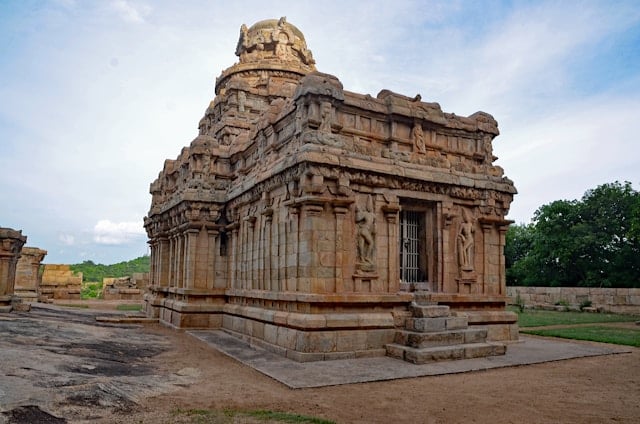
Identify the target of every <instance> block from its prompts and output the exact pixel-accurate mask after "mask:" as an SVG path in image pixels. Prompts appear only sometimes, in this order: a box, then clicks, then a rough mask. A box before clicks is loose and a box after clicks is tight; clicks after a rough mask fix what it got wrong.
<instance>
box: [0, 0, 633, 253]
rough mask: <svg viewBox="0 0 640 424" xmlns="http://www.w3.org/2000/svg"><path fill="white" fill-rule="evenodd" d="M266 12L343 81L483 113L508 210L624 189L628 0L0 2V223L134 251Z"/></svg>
mask: <svg viewBox="0 0 640 424" xmlns="http://www.w3.org/2000/svg"><path fill="white" fill-rule="evenodd" d="M229 3H231V4H229ZM265 3H268V4H265ZM280 16H287V20H288V21H289V22H291V23H293V24H294V25H296V26H297V27H298V28H300V29H301V30H302V32H303V33H304V34H305V37H306V39H307V44H308V46H309V48H310V49H311V50H312V51H313V54H314V58H315V59H316V62H317V67H318V70H320V71H322V72H327V73H330V74H334V75H336V76H337V77H338V78H339V79H340V80H341V81H342V83H343V84H344V87H345V89H347V90H350V91H355V92H360V93H369V94H371V95H374V96H375V95H376V94H377V93H378V92H379V91H380V90H382V89H383V88H387V89H390V90H393V91H396V92H399V93H403V94H406V95H411V96H413V95H415V94H416V93H420V94H421V95H422V98H423V100H424V101H429V102H438V103H440V105H441V106H442V108H443V109H444V110H445V111H446V112H453V113H456V114H458V115H470V114H472V113H474V112H476V111H478V110H482V111H485V112H488V113H491V114H492V115H493V116H494V117H495V118H496V119H497V121H498V122H499V126H500V131H501V135H500V136H499V137H498V138H496V139H495V140H494V152H495V154H496V155H497V156H499V157H500V159H499V160H498V162H497V164H498V165H500V166H502V167H503V168H504V169H505V173H506V175H507V176H509V177H510V178H511V179H513V180H514V182H515V184H516V187H517V188H518V191H519V194H518V195H517V196H516V198H515V200H514V202H513V204H512V208H511V212H510V214H509V217H510V218H511V219H514V220H516V221H517V222H529V220H530V219H531V217H532V215H533V212H534V211H535V210H536V209H537V208H538V207H539V206H541V205H542V204H545V203H548V202H551V201H553V200H556V199H575V198H580V197H581V196H582V194H583V193H584V191H585V190H587V189H589V188H593V187H596V186H597V185H599V184H602V183H606V182H613V181H616V180H619V181H631V182H632V183H633V184H634V187H635V188H636V189H639V184H640V147H639V144H638V141H639V140H638V137H639V136H638V134H640V2H638V1H637V0H636V1H626V2H625V1H616V2H611V1H562V2H559V1H533V2H528V1H403V0H397V1H393V2H388V1H366V2H365V1H362V2H358V1H353V2H351V1H350V2H344V1H324V2H317V1H273V2H262V1H244V2H243V1H238V2H227V1H204V0H203V1H180V2H175V1H161V0H160V1H150V0H148V1H144V0H112V1H109V0H102V1H90V0H83V1H80V0H57V1H54V0H51V1H19V0H15V1H12V0H5V1H2V2H0V99H1V100H2V101H1V102H0V198H1V201H0V226H4V227H11V228H15V229H22V230H23V233H24V234H25V235H27V237H28V242H27V244H28V245H30V246H37V247H40V248H43V249H46V250H47V251H48V252H49V254H48V256H47V257H46V258H45V261H44V262H46V263H76V262H81V261H83V260H87V259H91V260H94V261H96V262H101V263H113V262H118V261H121V260H126V259H131V258H133V257H136V256H139V255H141V254H144V253H146V252H147V247H146V236H145V234H144V231H143V228H142V218H143V217H144V215H145V214H146V213H147V211H148V208H149V205H150V201H151V197H150V195H149V194H148V191H149V184H150V183H151V182H152V181H153V180H154V179H155V178H156V176H157V174H158V172H159V171H160V170H161V169H162V165H163V162H164V160H165V159H167V158H172V159H173V158H175V157H176V156H177V155H178V154H179V153H180V149H181V148H182V147H183V146H186V145H188V144H189V143H190V142H191V140H192V139H193V138H194V137H195V136H196V135H197V125H198V121H199V120H200V118H201V116H202V115H203V113H204V111H205V109H206V107H207V105H208V104H209V102H210V100H212V98H213V95H214V93H213V84H214V81H215V77H216V76H218V75H219V74H220V72H221V71H222V70H223V69H225V68H227V67H229V66H231V65H232V64H233V63H234V62H235V61H236V57H235V56H234V51H235V46H236V42H237V39H238V34H239V28H240V25H241V24H243V23H246V24H247V25H251V24H253V23H255V22H257V21H259V20H262V19H269V18H279V17H280Z"/></svg>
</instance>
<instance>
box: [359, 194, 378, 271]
mask: <svg viewBox="0 0 640 424" xmlns="http://www.w3.org/2000/svg"><path fill="white" fill-rule="evenodd" d="M356 225H357V230H358V263H359V264H360V268H361V270H362V271H373V269H374V267H375V235H376V215H375V212H374V210H373V199H372V198H371V196H368V198H367V206H366V208H364V209H363V208H362V207H360V206H359V205H356Z"/></svg>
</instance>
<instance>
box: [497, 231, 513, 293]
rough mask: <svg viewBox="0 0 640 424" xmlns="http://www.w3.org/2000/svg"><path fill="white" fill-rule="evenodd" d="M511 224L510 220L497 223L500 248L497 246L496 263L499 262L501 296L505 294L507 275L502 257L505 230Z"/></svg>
mask: <svg viewBox="0 0 640 424" xmlns="http://www.w3.org/2000/svg"><path fill="white" fill-rule="evenodd" d="M510 224H511V221H509V222H506V223H504V222H503V223H502V224H500V225H498V234H499V237H500V240H499V243H500V248H499V252H498V263H499V267H500V268H499V280H500V294H501V295H502V296H506V295H507V276H506V264H505V258H504V246H505V244H506V236H507V230H508V229H509V225H510Z"/></svg>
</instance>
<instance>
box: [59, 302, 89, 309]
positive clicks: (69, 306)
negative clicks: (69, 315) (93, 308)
mask: <svg viewBox="0 0 640 424" xmlns="http://www.w3.org/2000/svg"><path fill="white" fill-rule="evenodd" d="M57 305H58V306H64V307H67V308H80V309H89V305H85V304H83V303H58V304H57Z"/></svg>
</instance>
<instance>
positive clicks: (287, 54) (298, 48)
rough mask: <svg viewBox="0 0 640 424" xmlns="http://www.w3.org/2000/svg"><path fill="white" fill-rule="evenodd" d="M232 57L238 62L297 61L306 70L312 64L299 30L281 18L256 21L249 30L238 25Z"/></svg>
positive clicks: (244, 26)
mask: <svg viewBox="0 0 640 424" xmlns="http://www.w3.org/2000/svg"><path fill="white" fill-rule="evenodd" d="M236 55H237V56H239V57H240V63H248V62H260V61H264V60H267V61H280V62H300V65H302V66H309V67H313V65H314V64H315V61H314V60H313V56H312V54H311V51H310V50H309V49H307V43H306V41H305V39H304V35H303V34H302V31H300V30H299V29H298V28H296V26H295V25H292V24H290V23H289V22H287V18H286V17H284V16H283V17H282V18H280V19H266V20H264V21H260V22H257V23H255V24H254V25H252V26H251V27H250V28H247V26H246V25H242V26H241V27H240V38H239V40H238V45H237V47H236Z"/></svg>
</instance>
